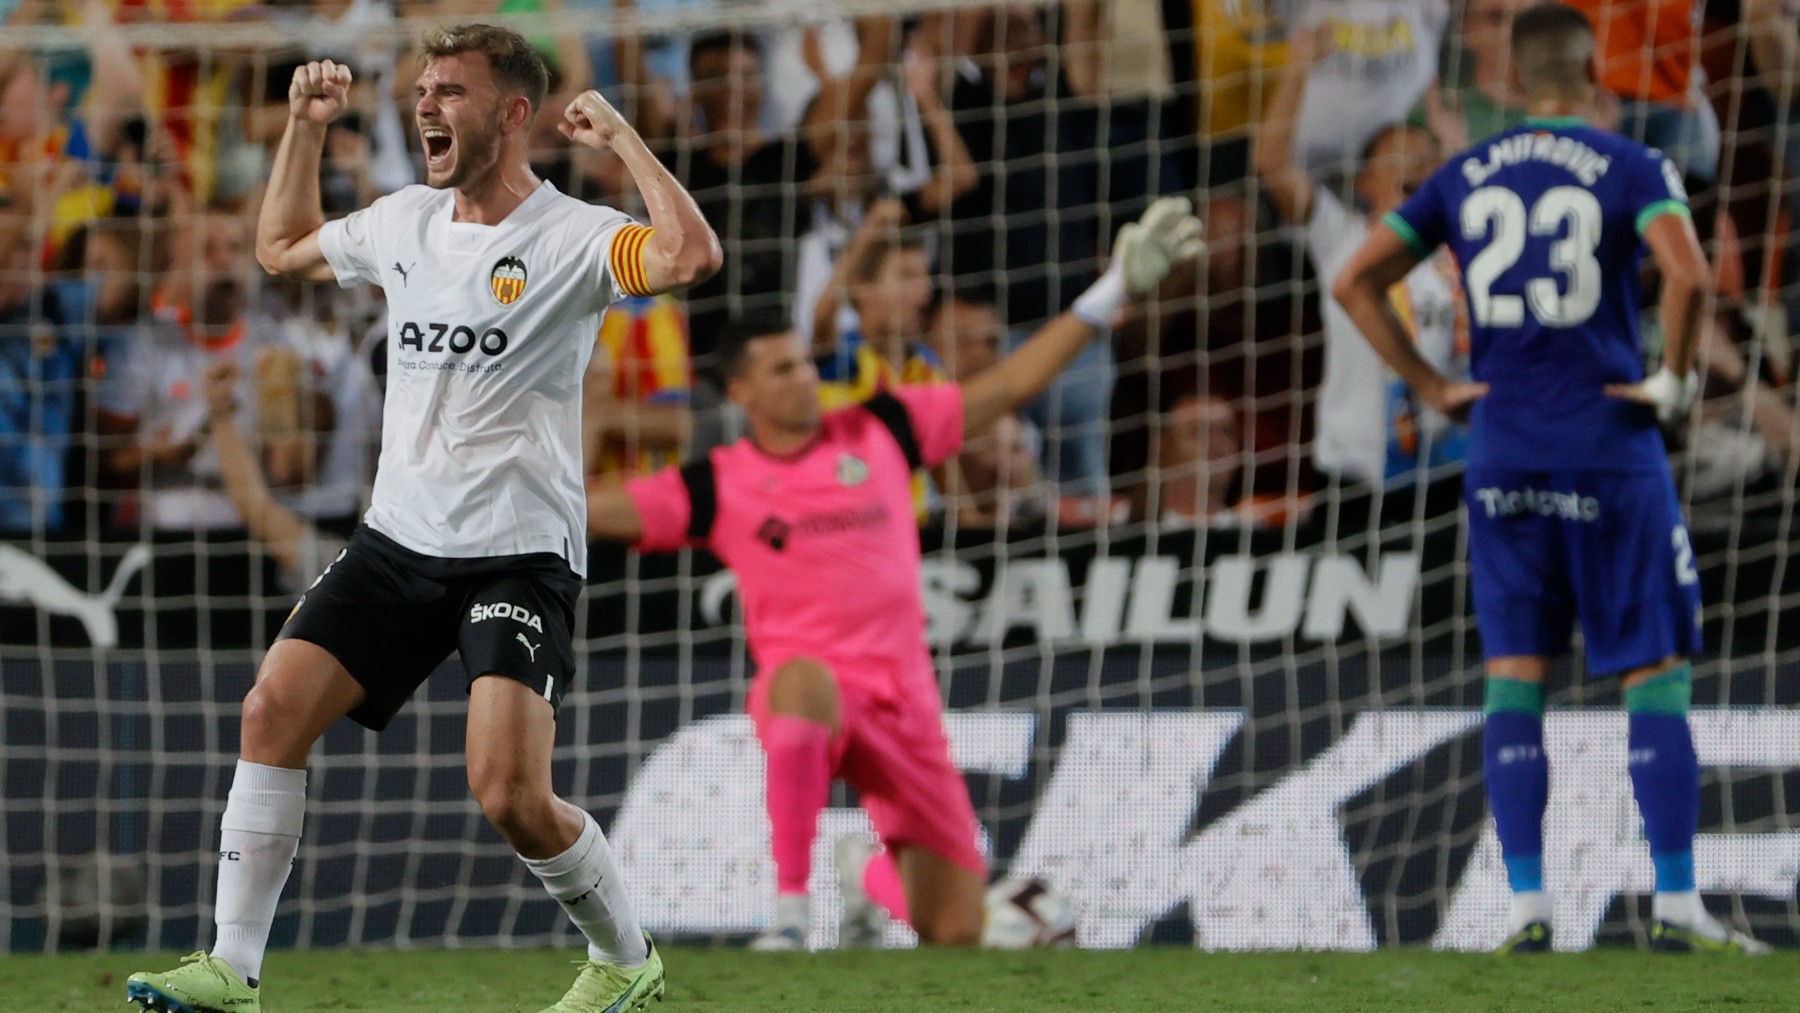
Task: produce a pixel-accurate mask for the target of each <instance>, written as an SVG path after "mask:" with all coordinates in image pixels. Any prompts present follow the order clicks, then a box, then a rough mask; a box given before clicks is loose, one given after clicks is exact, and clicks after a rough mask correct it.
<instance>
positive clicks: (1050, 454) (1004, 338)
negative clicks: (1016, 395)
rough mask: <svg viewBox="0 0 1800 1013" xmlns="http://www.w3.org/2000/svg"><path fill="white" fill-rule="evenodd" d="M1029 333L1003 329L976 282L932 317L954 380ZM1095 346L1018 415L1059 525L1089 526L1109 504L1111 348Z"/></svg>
mask: <svg viewBox="0 0 1800 1013" xmlns="http://www.w3.org/2000/svg"><path fill="white" fill-rule="evenodd" d="M1029 337H1030V335H1029V334H1027V333H1021V332H1020V331H1018V330H1016V329H1009V328H1007V327H1006V325H1005V323H1004V321H1002V320H1001V319H1000V311H999V308H998V307H997V306H995V304H994V300H993V296H992V295H991V294H990V293H988V292H986V291H984V290H981V289H979V288H973V287H964V288H962V289H958V290H953V291H951V292H949V293H947V294H946V295H945V296H944V298H943V299H942V300H941V301H940V302H939V303H938V307H937V312H936V313H935V314H933V317H932V326H931V341H932V347H933V348H934V349H935V350H936V353H937V356H938V359H939V360H940V361H942V362H944V363H946V364H947V368H948V372H949V375H950V378H951V379H953V380H958V381H960V380H963V379H966V378H968V377H970V376H973V375H974V374H976V373H979V372H981V371H982V370H983V369H986V368H987V367H988V366H991V365H993V364H994V363H995V362H998V361H999V360H1000V357H1001V356H1003V355H1005V354H1006V353H1007V352H1009V351H1011V350H1013V349H1016V348H1017V347H1018V346H1019V345H1021V344H1023V343H1024V342H1025V340H1026V339H1028V338H1029ZM1100 344H1101V342H1089V347H1087V348H1084V349H1082V351H1081V353H1080V355H1079V356H1077V358H1076V359H1075V361H1074V363H1072V364H1071V365H1070V366H1069V368H1068V369H1066V370H1064V371H1063V372H1062V374H1061V375H1059V376H1058V377H1057V378H1056V380H1055V381H1054V382H1053V383H1052V384H1051V386H1050V389H1049V390H1048V391H1046V392H1045V393H1044V394H1043V396H1041V397H1039V398H1037V399H1036V400H1034V401H1032V402H1031V403H1030V404H1028V405H1026V406H1025V409H1024V411H1023V412H1022V414H1021V420H1022V421H1024V422H1025V423H1026V430H1025V433H1024V436H1025V439H1026V442H1027V444H1028V445H1029V446H1031V447H1032V448H1034V452H1035V454H1036V455H1037V459H1038V462H1039V467H1038V468H1037V469H1036V471H1037V473H1038V474H1041V475H1043V476H1044V477H1045V478H1047V479H1048V480H1049V482H1050V488H1051V491H1052V494H1053V495H1054V496H1055V497H1056V499H1057V500H1058V513H1059V515H1060V516H1061V517H1062V519H1063V523H1065V524H1071V525H1080V524H1093V523H1096V522H1097V521H1098V520H1099V519H1101V518H1103V517H1109V516H1111V512H1112V510H1113V504H1112V501H1111V497H1110V495H1109V482H1108V476H1107V466H1106V465H1107V454H1106V441H1107V409H1108V395H1109V393H1110V392H1111V390H1112V376H1113V370H1112V358H1111V356H1110V354H1107V352H1106V350H1105V349H1101V348H1097V347H1095V346H1098V345H1100ZM952 356H954V358H951V357H952ZM1046 436H1048V439H1046Z"/></svg>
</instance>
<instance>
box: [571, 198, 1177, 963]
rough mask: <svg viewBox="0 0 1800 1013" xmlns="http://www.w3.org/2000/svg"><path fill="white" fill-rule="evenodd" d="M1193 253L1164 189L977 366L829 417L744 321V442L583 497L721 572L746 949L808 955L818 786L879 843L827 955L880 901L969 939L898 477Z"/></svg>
mask: <svg viewBox="0 0 1800 1013" xmlns="http://www.w3.org/2000/svg"><path fill="white" fill-rule="evenodd" d="M1200 246H1201V241H1200V223H1199V221H1198V220H1197V219H1195V218H1194V217H1193V215H1192V212H1191V209H1190V206H1189V204H1188V202H1187V201H1186V199H1184V198H1164V199H1163V200H1160V201H1158V202H1156V203H1155V204H1153V205H1152V206H1151V207H1150V209H1149V210H1148V211H1146V212H1145V214H1144V217H1143V218H1142V219H1141V220H1140V221H1138V222H1136V223H1133V224H1131V225H1128V226H1126V227H1125V228H1124V229H1123V230H1121V231H1120V233H1119V238H1118V242H1117V243H1116V244H1115V246H1114V249H1113V256H1112V262H1111V264H1110V266H1109V267H1108V269H1107V271H1106V272H1105V273H1104V274H1103V275H1102V276H1101V278H1100V280H1098V281H1097V282H1095V283H1094V285H1093V286H1092V287H1091V288H1089V289H1088V291H1087V292H1085V293H1083V295H1082V296H1081V297H1080V298H1078V299H1077V300H1076V301H1075V303H1074V306H1073V307H1072V308H1071V310H1070V311H1069V312H1067V313H1064V314H1062V315H1061V316H1059V317H1057V318H1056V319H1055V320H1052V321H1050V322H1049V323H1048V324H1046V325H1045V326H1044V327H1043V328H1042V329H1041V330H1039V331H1038V332H1037V333H1036V334H1035V335H1033V336H1032V337H1031V339H1030V340H1029V341H1027V342H1026V343H1025V344H1023V345H1021V346H1020V347H1019V348H1018V349H1017V350H1016V351H1014V352H1013V354H1011V355H1010V356H1008V357H1007V358H1006V359H1004V360H1002V361H1001V362H1000V363H998V364H997V365H996V366H994V367H993V368H992V369H990V370H988V371H986V372H984V373H982V374H980V375H978V376H976V377H973V378H971V379H969V380H967V381H966V382H964V383H962V384H960V385H959V384H948V383H946V384H930V385H922V386H917V387H901V388H895V389H891V390H886V391H882V392H880V393H878V394H876V395H875V396H874V397H873V398H871V399H870V400H869V401H867V402H865V403H863V404H860V405H855V406H852V407H848V408H844V409H840V410H837V411H832V412H821V410H820V408H819V402H818V383H819V378H818V374H817V373H816V372H815V371H814V369H813V364H812V356H811V351H810V349H809V348H808V347H807V345H806V343H805V342H804V341H803V339H801V338H800V336H799V335H797V334H795V333H794V332H793V331H792V330H791V329H790V327H789V326H788V325H787V323H786V322H785V321H783V320H781V319H773V320H770V321H767V322H762V323H758V322H755V321H740V322H738V323H737V324H735V325H733V326H732V327H731V328H730V329H729V331H728V333H727V334H726V335H725V336H724V337H723V338H722V340H721V341H720V342H719V347H718V355H719V363H720V369H721V371H722V373H723V375H724V379H725V385H726V386H725V392H726V395H727V396H728V397H729V398H730V399H731V400H732V401H733V402H735V403H737V404H739V405H741V406H742V407H743V408H744V410H745V414H746V416H747V419H748V422H749V430H750V435H749V437H748V438H746V439H743V440H739V441H738V442H736V443H733V444H730V445H728V446H725V447H721V448H718V449H716V450H714V451H712V452H711V453H710V454H708V455H707V456H705V457H704V458H702V459H700V460H698V461H695V462H694V463H691V464H689V465H687V466H685V467H682V468H679V469H668V470H665V471H663V472H660V473H658V474H656V475H653V476H650V477H647V478H641V479H636V480H633V481H631V482H630V483H628V484H626V485H625V486H623V487H613V488H603V489H598V490H595V491H593V492H591V493H590V494H589V497H588V530H589V534H590V535H592V536H594V537H597V538H606V539H614V540H622V541H631V542H633V543H635V545H636V546H637V547H638V548H639V549H640V550H643V551H672V550H676V549H679V548H681V547H683V546H686V545H694V546H705V547H707V548H710V549H711V550H712V551H713V552H714V553H715V554H716V555H717V556H718V557H719V558H720V559H721V560H723V561H724V562H725V564H726V565H728V566H730V567H731V568H732V569H733V570H734V571H735V572H736V573H737V576H738V592H739V595H740V597H741V599H742V602H743V616H744V628H745V635H746V637H747V639H748V642H749V648H750V653H751V656H752V658H753V659H754V660H755V663H756V669H757V674H756V677H755V679H754V681H753V682H752V684H751V688H750V697H749V710H750V714H751V717H752V719H753V720H754V721H755V725H756V733H757V737H758V739H759V740H760V741H761V743H762V746H763V749H764V751H765V753H766V755H767V785H768V795H767V799H768V810H769V823H770V828H771V835H770V836H771V845H772V848H773V851H774V860H775V869H776V880H777V890H778V897H777V901H776V917H775V921H774V923H773V924H772V925H771V926H770V927H769V928H768V930H767V931H766V932H765V933H764V934H763V936H762V937H761V938H760V939H758V940H757V943H756V944H755V945H756V946H757V948H759V949H803V948H805V944H806V935H807V930H808V926H809V924H810V913H809V901H808V894H807V876H808V873H809V872H810V869H811V864H812V863H811V859H812V845H813V841H814V840H815V838H816V837H817V833H818V818H819V813H820V811H821V810H822V809H824V807H825V804H826V802H827V799H828V797H829V793H830V787H831V781H832V779H833V778H834V777H836V778H842V779H843V780H845V781H847V782H848V783H849V784H850V785H852V786H853V787H855V788H856V790H857V792H858V794H859V796H860V797H861V800H862V804H863V808H864V809H866V810H867V811H868V814H869V819H870V822H871V823H872V824H873V826H874V828H875V831H876V834H877V835H878V836H879V837H880V839H881V842H882V845H883V850H881V851H880V852H874V851H871V850H868V849H867V848H866V847H865V848H864V849H863V850H862V851H861V852H860V853H855V852H852V853H851V854H848V855H847V854H846V853H845V850H844V849H840V852H839V863H838V866H839V877H840V882H841V883H842V884H843V892H844V900H845V928H846V933H845V935H846V939H845V942H846V943H863V944H875V943H878V942H879V938H878V932H879V928H880V925H881V923H882V922H883V921H884V918H883V917H882V915H881V911H882V910H885V911H886V912H887V913H890V914H892V915H893V916H894V917H897V918H900V919H902V920H904V921H906V922H907V923H908V924H910V925H911V926H912V927H913V929H914V930H916V931H917V932H918V934H919V938H920V939H921V940H922V941H924V942H925V943H928V944H940V945H969V944H973V943H975V942H976V941H978V940H979V938H980V935H981V928H982V919H983V910H982V902H983V895H984V891H985V887H986V863H985V862H984V860H983V858H982V855H981V852H980V850H979V848H978V846H977V836H976V835H977V829H978V828H977V824H976V820H975V812H974V808H973V807H972V806H971V805H970V802H969V792H968V787H967V785H966V784H965V783H964V782H963V779H962V775H961V773H960V772H959V771H958V770H957V769H956V766H955V765H954V763H952V761H951V758H950V748H949V743H948V741H947V740H946V739H945V737H944V730H943V720H942V710H943V707H942V703H941V701H940V699H939V696H938V684H937V676H936V674H935V672H934V671H933V668H932V663H931V656H930V652H929V649H928V647H927V645H926V642H925V611H924V600H923V591H922V589H921V585H920V579H921V575H920V550H919V534H918V529H917V527H916V524H915V521H914V514H913V505H912V504H913V501H912V487H911V476H912V473H913V471H914V470H915V469H916V468H918V467H921V466H924V467H932V466H935V465H937V464H940V463H942V462H944V461H945V460H947V459H949V458H950V457H951V456H953V455H954V454H956V453H957V451H958V450H959V449H960V448H961V446H962V443H963V439H964V438H965V437H966V436H968V435H972V434H978V433H981V432H983V431H984V430H986V429H987V428H988V427H989V426H990V425H992V424H993V423H994V421H995V420H996V419H998V418H1000V416H1002V415H1004V414H1006V413H1007V412H1010V411H1012V410H1013V409H1014V408H1015V407H1017V406H1018V405H1021V404H1023V403H1025V402H1027V401H1030V400H1031V399H1032V398H1034V397H1036V396H1037V395H1038V394H1039V393H1041V392H1042V391H1043V390H1044V389H1045V388H1046V387H1047V386H1048V385H1049V384H1050V382H1051V380H1052V379H1054V378H1055V377H1056V375H1057V374H1058V373H1060V372H1061V371H1062V370H1063V368H1064V367H1066V366H1067V365H1068V364H1069V362H1070V361H1071V360H1073V359H1074V357H1075V355H1076V353H1077V352H1079V351H1080V350H1081V348H1082V347H1083V346H1084V345H1085V344H1086V343H1087V342H1088V341H1089V340H1090V339H1092V338H1093V337H1094V336H1095V335H1097V334H1100V333H1102V332H1103V331H1105V330H1106V329H1107V328H1109V327H1111V326H1112V324H1113V323H1114V322H1115V321H1116V320H1117V318H1118V317H1119V316H1120V315H1121V313H1122V312H1123V310H1124V307H1125V305H1126V303H1127V301H1128V300H1130V299H1132V298H1134V297H1139V296H1143V295H1145V294H1147V293H1149V292H1150V291H1152V290H1153V289H1154V288H1155V287H1156V285H1157V284H1158V283H1159V282H1160V281H1161V280H1162V279H1163V277H1164V276H1165V275H1166V274H1167V273H1168V272H1169V270H1170V269H1171V267H1172V266H1173V265H1174V264H1175V263H1176V262H1178V261H1180V260H1185V259H1193V258H1195V257H1197V256H1198V255H1199V253H1200Z"/></svg>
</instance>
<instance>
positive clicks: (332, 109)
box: [288, 60, 350, 126]
mask: <svg viewBox="0 0 1800 1013" xmlns="http://www.w3.org/2000/svg"><path fill="white" fill-rule="evenodd" d="M349 105H350V68H349V67H346V66H344V65H343V64H341V63H334V62H332V61H331V60H315V61H313V62H312V63H309V64H307V65H305V66H304V67H296V68H294V83H293V84H290V85H288V116H289V117H291V118H293V119H296V120H304V121H306V122H308V123H317V124H318V125H320V126H324V125H325V124H327V123H330V122H331V121H332V120H335V119H337V118H338V117H339V116H342V115H343V113H344V110H345V109H347V108H349Z"/></svg>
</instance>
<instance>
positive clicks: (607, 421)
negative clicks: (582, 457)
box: [581, 294, 693, 476]
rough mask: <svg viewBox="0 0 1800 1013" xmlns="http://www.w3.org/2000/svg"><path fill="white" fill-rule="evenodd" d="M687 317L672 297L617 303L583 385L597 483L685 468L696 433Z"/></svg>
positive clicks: (588, 450) (587, 442)
mask: <svg viewBox="0 0 1800 1013" xmlns="http://www.w3.org/2000/svg"><path fill="white" fill-rule="evenodd" d="M692 398H693V367H692V365H691V361H690V358H689V355H688V342H687V318H686V316H685V315H683V313H682V312H681V304H680V303H678V302H676V300H675V297H674V296H672V295H667V294H665V295H659V296H654V297H652V298H649V299H640V298H637V297H631V298H627V299H623V300H621V301H619V302H615V303H613V304H612V305H611V306H610V307H608V308H607V311H606V315H605V316H604V317H602V318H601V320H600V333H599V336H598V338H597V340H596V341H595V345H594V355H593V358H592V359H591V360H590V361H589V363H588V371H587V375H586V376H585V377H583V379H582V416H581V419H582V421H581V425H582V448H583V452H584V453H585V454H586V455H587V461H588V467H587V471H588V474H589V475H591V476H600V475H606V476H613V475H626V476H629V475H648V474H650V473H651V472H653V471H655V470H657V469H659V468H663V467H666V466H668V465H671V464H680V463H681V461H682V457H683V451H684V449H685V448H686V445H687V442H688V438H689V436H690V435H691V433H692V431H693V413H692V410H691V404H692Z"/></svg>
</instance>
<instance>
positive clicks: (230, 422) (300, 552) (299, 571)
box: [202, 360, 347, 595]
mask: <svg viewBox="0 0 1800 1013" xmlns="http://www.w3.org/2000/svg"><path fill="white" fill-rule="evenodd" d="M242 379H243V378H242V376H240V375H239V373H238V369H237V364H236V363H235V362H232V361H230V360H222V361H219V362H215V363H213V364H211V365H210V366H208V367H207V369H206V373H205V375H204V377H203V379H202V382H203V384H204V390H205V403H206V425H205V427H204V430H205V434H206V439H207V442H208V443H209V445H210V446H211V448H212V452H213V456H214V457H215V459H216V460H217V461H218V466H219V479H220V482H221V483H222V484H223V485H224V487H225V494H226V495H227V496H228V497H230V500H231V504H232V506H233V507H234V508H235V509H236V511H237V514H238V516H239V518H241V520H242V526H243V527H244V529H245V530H247V531H249V533H250V537H251V538H252V539H254V540H255V541H256V542H257V543H258V544H260V545H261V546H262V547H263V549H264V550H265V551H267V552H268V554H269V555H270V556H271V557H273V558H274V560H275V564H276V572H277V573H278V574H279V580H280V584H281V590H282V592H283V593H285V594H290V595H295V594H300V593H302V592H304V591H305V590H306V589H307V587H308V586H310V585H311V584H312V582H313V581H314V580H315V579H316V578H317V577H318V576H319V574H320V573H323V572H324V570H325V567H326V566H328V565H330V564H331V561H332V560H334V559H336V558H337V556H338V553H340V552H342V551H343V549H344V546H345V545H346V544H347V542H346V541H345V540H344V539H342V538H338V537H336V536H333V535H327V534H324V533H322V532H320V531H319V529H318V528H316V527H314V526H313V525H312V524H311V523H309V522H308V521H307V520H306V519H305V518H303V517H301V516H300V515H299V514H296V513H294V512H293V511H292V510H289V509H287V508H286V507H284V506H282V505H281V504H280V503H278V502H276V500H275V496H274V494H273V492H272V491H271V490H270V488H269V484H268V482H267V480H266V479H264V477H263V472H262V467H261V463H260V462H259V461H258V459H257V454H256V451H255V450H253V449H252V447H251V444H250V441H249V439H248V438H247V437H246V436H245V435H244V432H243V430H242V429H240V428H239V427H238V419H239V418H241V417H242V415H243V406H242V405H241V404H239V402H238V395H239V393H240V391H241V390H242V389H243V384H242V382H241V381H242Z"/></svg>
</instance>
